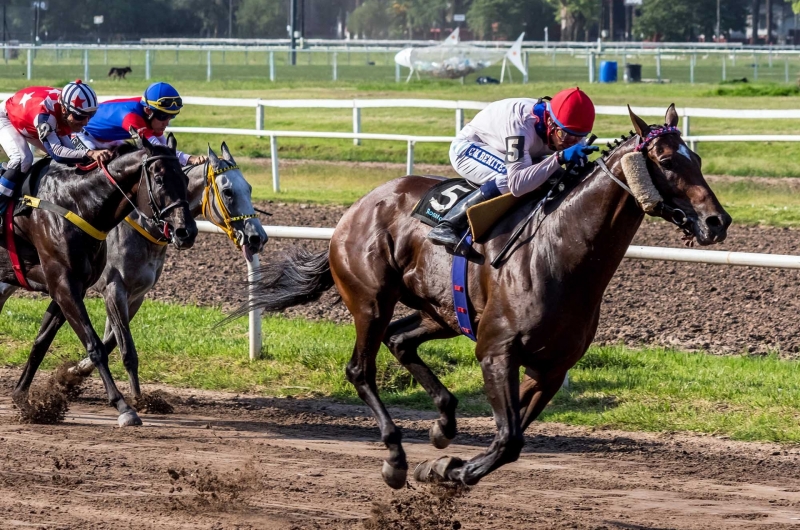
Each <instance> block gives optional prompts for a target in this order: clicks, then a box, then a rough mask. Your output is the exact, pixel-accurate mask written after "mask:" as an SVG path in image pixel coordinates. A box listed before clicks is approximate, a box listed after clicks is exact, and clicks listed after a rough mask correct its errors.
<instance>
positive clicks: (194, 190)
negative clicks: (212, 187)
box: [186, 164, 208, 217]
mask: <svg viewBox="0 0 800 530" xmlns="http://www.w3.org/2000/svg"><path fill="white" fill-rule="evenodd" d="M207 168H208V166H207V165H205V164H201V165H199V166H194V167H193V168H191V169H190V170H189V171H188V172H187V174H186V176H187V177H189V211H190V212H191V214H192V217H197V216H198V215H200V214H201V213H202V209H203V192H204V191H205V189H206V179H207V178H208V174H207V171H208V169H207Z"/></svg>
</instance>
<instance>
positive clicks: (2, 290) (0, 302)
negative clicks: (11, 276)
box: [0, 282, 19, 311]
mask: <svg viewBox="0 0 800 530" xmlns="http://www.w3.org/2000/svg"><path fill="white" fill-rule="evenodd" d="M17 290H19V287H17V286H16V285H9V284H7V283H2V282H0V311H2V310H3V307H4V306H5V305H6V302H8V299H9V298H11V295H12V294H14V293H16V292H17Z"/></svg>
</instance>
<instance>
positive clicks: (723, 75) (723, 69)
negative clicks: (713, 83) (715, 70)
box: [722, 55, 728, 81]
mask: <svg viewBox="0 0 800 530" xmlns="http://www.w3.org/2000/svg"><path fill="white" fill-rule="evenodd" d="M727 78H728V76H726V75H725V55H723V56H722V80H723V81H725V80H726V79H727Z"/></svg>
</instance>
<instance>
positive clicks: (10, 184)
mask: <svg viewBox="0 0 800 530" xmlns="http://www.w3.org/2000/svg"><path fill="white" fill-rule="evenodd" d="M22 175H23V173H22V171H21V170H20V168H19V166H17V167H12V168H9V169H7V170H6V171H5V173H3V176H2V177H0V215H2V214H4V213H5V212H6V208H7V207H8V205H9V204H10V203H11V198H12V197H13V195H14V188H16V187H17V181H18V180H20V178H22Z"/></svg>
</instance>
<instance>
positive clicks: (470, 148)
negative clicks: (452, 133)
mask: <svg viewBox="0 0 800 530" xmlns="http://www.w3.org/2000/svg"><path fill="white" fill-rule="evenodd" d="M505 157H506V155H504V154H503V153H501V152H500V151H498V150H496V149H493V148H491V147H489V146H488V145H486V144H482V143H478V142H473V141H470V140H464V139H461V138H456V139H455V140H453V143H451V144H450V163H451V164H453V167H454V168H455V170H456V172H457V173H458V174H459V175H461V176H462V177H464V178H465V179H467V180H468V181H470V182H472V183H473V184H477V185H478V186H480V185H481V184H484V183H486V182H489V181H490V180H494V181H495V184H497V188H498V189H499V190H500V192H501V193H509V189H508V172H507V170H506V162H505Z"/></svg>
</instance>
